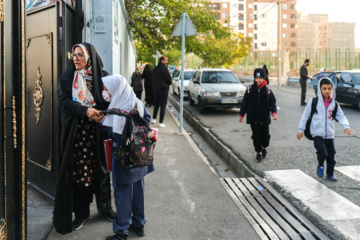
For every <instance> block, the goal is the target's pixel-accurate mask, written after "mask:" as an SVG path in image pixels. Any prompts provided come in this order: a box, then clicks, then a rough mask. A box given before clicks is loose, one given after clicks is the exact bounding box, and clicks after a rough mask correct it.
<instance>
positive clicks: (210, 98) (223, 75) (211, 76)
mask: <svg viewBox="0 0 360 240" xmlns="http://www.w3.org/2000/svg"><path fill="white" fill-rule="evenodd" d="M188 89H189V103H190V105H194V104H195V103H197V104H198V106H199V111H200V113H204V112H205V111H206V108H231V107H238V108H239V107H240V106H241V102H242V99H243V97H244V94H245V90H246V88H245V86H244V85H243V84H241V82H240V81H239V79H238V78H237V77H236V76H235V74H234V73H233V72H232V71H230V70H228V69H200V70H197V71H196V72H195V74H194V75H193V77H192V78H191V80H190V82H189V86H188Z"/></svg>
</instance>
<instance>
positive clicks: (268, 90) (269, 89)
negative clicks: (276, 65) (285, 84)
mask: <svg viewBox="0 0 360 240" xmlns="http://www.w3.org/2000/svg"><path fill="white" fill-rule="evenodd" d="M265 86H266V92H267V94H268V95H270V91H271V87H270V86H269V85H268V84H266V85H265Z"/></svg>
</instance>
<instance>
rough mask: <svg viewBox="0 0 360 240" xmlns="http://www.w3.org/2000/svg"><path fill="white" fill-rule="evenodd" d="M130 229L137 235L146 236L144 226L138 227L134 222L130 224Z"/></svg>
mask: <svg viewBox="0 0 360 240" xmlns="http://www.w3.org/2000/svg"><path fill="white" fill-rule="evenodd" d="M129 231H132V232H134V233H135V234H136V235H138V237H143V236H145V232H144V226H142V227H139V228H137V227H135V226H134V225H133V224H130V226H129Z"/></svg>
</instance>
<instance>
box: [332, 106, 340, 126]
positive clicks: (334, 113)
mask: <svg viewBox="0 0 360 240" xmlns="http://www.w3.org/2000/svg"><path fill="white" fill-rule="evenodd" d="M338 105H339V103H338V102H337V101H335V108H334V111H332V113H331V117H332V119H333V120H335V121H336V122H339V121H338V120H337V119H336V113H337V110H338Z"/></svg>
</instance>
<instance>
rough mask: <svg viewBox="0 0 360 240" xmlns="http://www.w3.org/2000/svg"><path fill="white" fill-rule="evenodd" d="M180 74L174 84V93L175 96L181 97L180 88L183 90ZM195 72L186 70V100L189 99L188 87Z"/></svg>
mask: <svg viewBox="0 0 360 240" xmlns="http://www.w3.org/2000/svg"><path fill="white" fill-rule="evenodd" d="M180 73H181V71H179V72H178V73H177V74H176V75H175V76H174V83H173V93H174V95H180V88H181V80H180V76H181V75H180ZM194 73H195V70H184V98H186V97H188V95H189V94H188V93H189V91H188V85H189V81H190V79H191V77H192V76H193V75H194Z"/></svg>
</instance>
